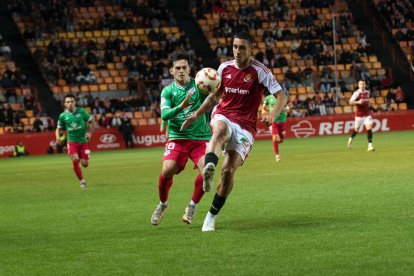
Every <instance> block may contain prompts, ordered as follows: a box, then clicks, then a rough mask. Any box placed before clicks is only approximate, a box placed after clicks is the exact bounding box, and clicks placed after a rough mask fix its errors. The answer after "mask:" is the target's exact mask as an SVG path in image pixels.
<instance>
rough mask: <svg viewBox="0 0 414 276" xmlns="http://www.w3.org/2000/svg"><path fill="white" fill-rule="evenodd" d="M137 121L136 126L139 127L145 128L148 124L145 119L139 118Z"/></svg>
mask: <svg viewBox="0 0 414 276" xmlns="http://www.w3.org/2000/svg"><path fill="white" fill-rule="evenodd" d="M137 120H138V125H139V126H146V125H147V124H148V123H147V119H146V118H141V119H137Z"/></svg>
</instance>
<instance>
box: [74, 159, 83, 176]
mask: <svg viewBox="0 0 414 276" xmlns="http://www.w3.org/2000/svg"><path fill="white" fill-rule="evenodd" d="M72 165H73V171H74V172H75V174H76V176H77V177H78V179H79V180H82V179H83V174H82V170H81V168H80V166H79V159H73V160H72Z"/></svg>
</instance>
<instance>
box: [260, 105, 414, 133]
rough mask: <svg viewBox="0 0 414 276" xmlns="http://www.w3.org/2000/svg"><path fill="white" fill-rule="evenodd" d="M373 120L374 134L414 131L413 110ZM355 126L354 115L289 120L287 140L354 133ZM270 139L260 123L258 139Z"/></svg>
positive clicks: (382, 114) (386, 113)
mask: <svg viewBox="0 0 414 276" xmlns="http://www.w3.org/2000/svg"><path fill="white" fill-rule="evenodd" d="M372 118H373V125H372V130H373V131H374V132H389V131H396V130H414V111H411V110H410V111H393V112H382V113H374V114H373V116H372ZM354 126H355V118H354V114H341V115H325V116H314V117H302V118H288V120H287V122H286V138H306V137H311V136H327V135H341V134H348V133H351V132H352V130H353V129H354ZM270 137H271V134H270V131H269V129H268V128H267V127H266V126H264V125H263V124H261V123H259V124H258V128H257V135H256V139H257V140H261V139H269V138H270Z"/></svg>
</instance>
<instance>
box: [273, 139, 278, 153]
mask: <svg viewBox="0 0 414 276" xmlns="http://www.w3.org/2000/svg"><path fill="white" fill-rule="evenodd" d="M272 144H273V150H274V152H275V155H279V142H278V141H272Z"/></svg>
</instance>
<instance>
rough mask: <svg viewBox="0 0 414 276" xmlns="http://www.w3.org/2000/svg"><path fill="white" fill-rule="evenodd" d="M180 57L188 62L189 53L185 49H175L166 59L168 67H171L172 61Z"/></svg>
mask: <svg viewBox="0 0 414 276" xmlns="http://www.w3.org/2000/svg"><path fill="white" fill-rule="evenodd" d="M180 59H184V60H186V61H188V63H190V59H191V57H190V54H189V53H188V52H186V51H181V50H180V51H175V52H173V53H172V54H171V55H170V56H169V57H168V61H167V66H168V68H172V67H173V66H174V62H176V61H177V60H180Z"/></svg>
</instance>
